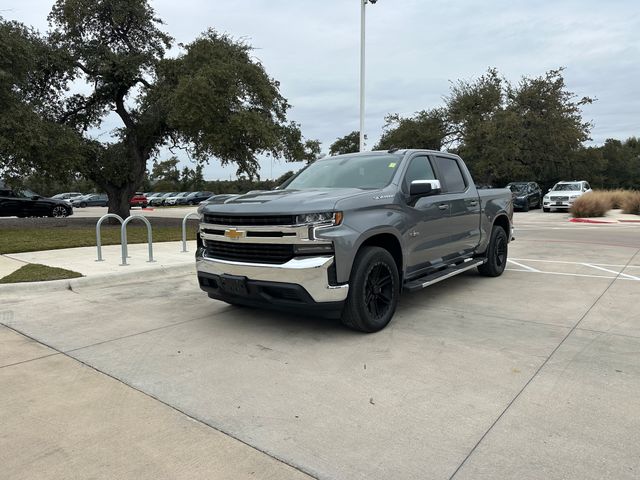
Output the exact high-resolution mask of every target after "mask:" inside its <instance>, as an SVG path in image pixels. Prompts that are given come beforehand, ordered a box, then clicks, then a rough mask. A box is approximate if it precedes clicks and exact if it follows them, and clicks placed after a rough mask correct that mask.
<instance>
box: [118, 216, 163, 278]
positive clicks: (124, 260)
mask: <svg viewBox="0 0 640 480" xmlns="http://www.w3.org/2000/svg"><path fill="white" fill-rule="evenodd" d="M136 218H139V219H140V220H142V221H143V222H144V223H145V225H146V226H147V243H148V245H149V260H147V263H151V262H155V260H154V259H153V235H152V233H151V223H149V220H147V217H145V216H144V215H131V216H130V217H129V218H127V219H126V220H125V221H124V222H122V227H121V228H120V242H121V247H122V263H121V264H120V265H121V266H125V265H128V263H127V255H128V253H129V249H128V248H127V224H128V223H129V222H130V221H131V220H134V219H136Z"/></svg>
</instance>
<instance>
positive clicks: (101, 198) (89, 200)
mask: <svg viewBox="0 0 640 480" xmlns="http://www.w3.org/2000/svg"><path fill="white" fill-rule="evenodd" d="M108 204H109V197H108V196H107V194H106V193H90V194H88V195H83V196H82V197H76V198H74V199H73V200H71V205H73V206H74V207H80V208H85V207H106V206H107V205H108Z"/></svg>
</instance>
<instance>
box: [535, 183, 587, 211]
mask: <svg viewBox="0 0 640 480" xmlns="http://www.w3.org/2000/svg"><path fill="white" fill-rule="evenodd" d="M590 191H591V186H590V185H589V182H586V181H584V180H573V181H568V182H566V181H565V182H558V183H556V184H555V185H554V186H553V188H552V189H551V190H549V191H548V192H547V194H546V195H545V196H544V198H543V199H542V209H543V210H544V211H545V212H550V211H551V209H552V208H556V209H561V210H569V208H571V205H573V202H575V201H576V200H577V199H578V198H579V197H581V196H582V195H584V194H585V193H587V192H590Z"/></svg>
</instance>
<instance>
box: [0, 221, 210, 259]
mask: <svg viewBox="0 0 640 480" xmlns="http://www.w3.org/2000/svg"><path fill="white" fill-rule="evenodd" d="M146 218H147V219H148V220H149V222H151V226H152V228H153V242H154V243H156V242H172V241H179V240H182V219H180V218H163V217H146ZM97 220H98V219H97V218H73V217H71V218H3V219H0V253H3V254H7V253H22V252H35V251H40V250H57V249H60V248H73V247H91V246H95V245H96V222H97ZM197 227H198V220H196V219H189V220H188V221H187V239H189V240H194V239H195V238H196V231H197ZM101 233H102V235H101V237H102V244H103V245H117V244H119V243H120V224H116V225H111V224H108V223H107V222H106V221H105V222H103V224H102V225H101ZM127 241H128V243H130V244H132V243H146V241H147V228H146V226H145V225H144V224H143V223H142V222H141V221H137V220H134V221H132V222H131V223H129V225H127Z"/></svg>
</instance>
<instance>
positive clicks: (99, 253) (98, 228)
mask: <svg viewBox="0 0 640 480" xmlns="http://www.w3.org/2000/svg"><path fill="white" fill-rule="evenodd" d="M107 218H117V219H118V220H119V221H120V223H121V224H122V223H123V222H124V220H123V219H122V217H121V216H120V215H116V214H115V213H107V214H106V215H103V216H102V217H100V220H98V223H96V246H97V247H98V259H97V260H96V262H104V259H103V258H102V240H101V238H100V225H102V222H104V220H105V219H107Z"/></svg>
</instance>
